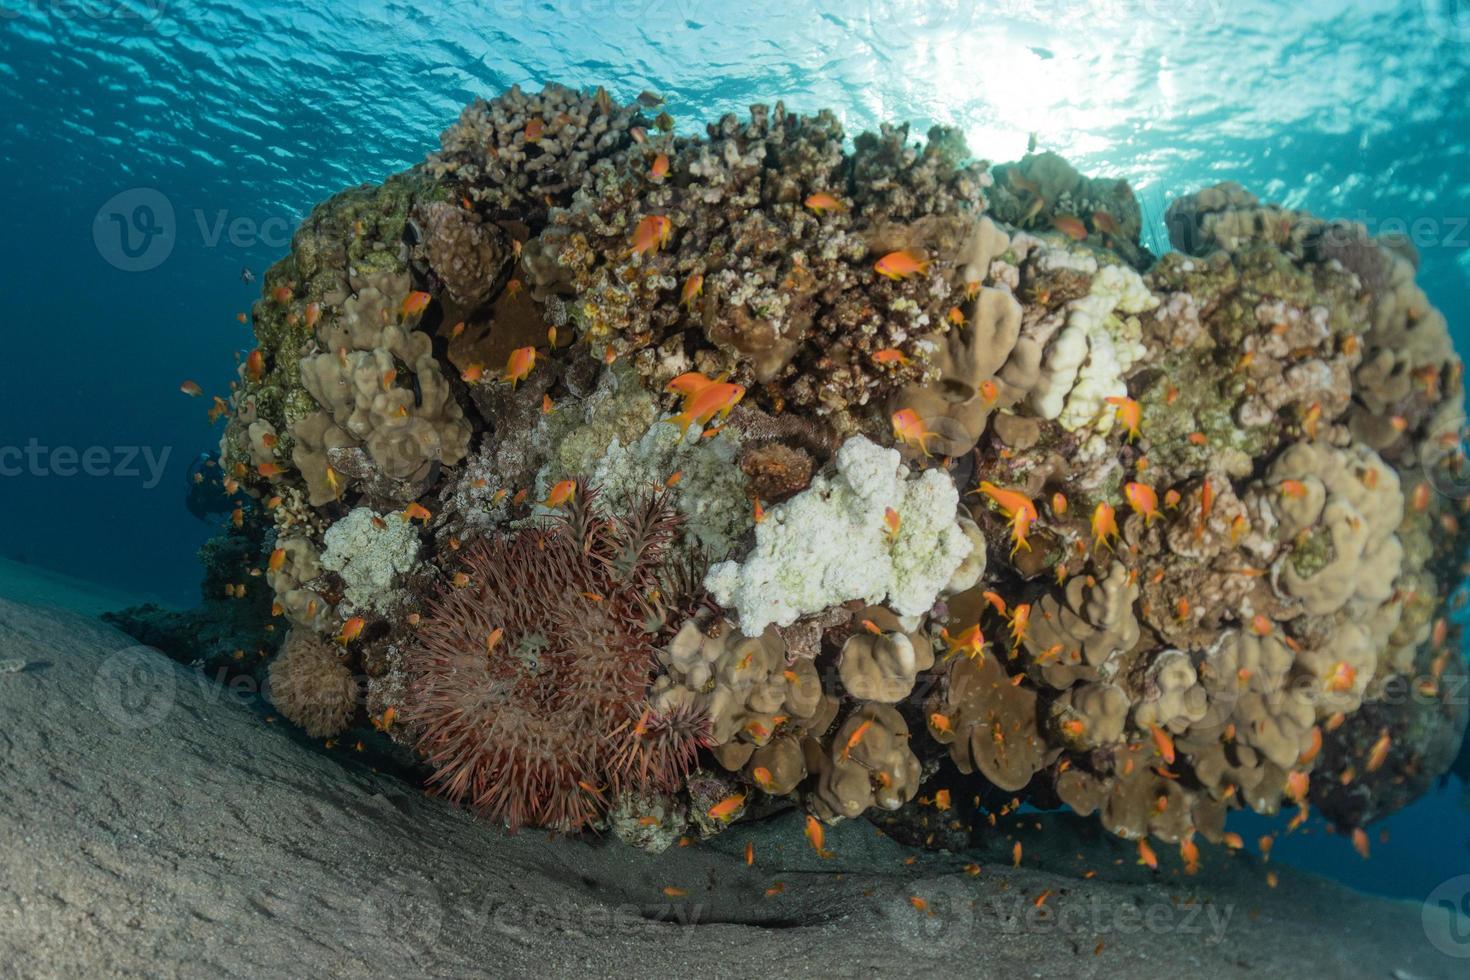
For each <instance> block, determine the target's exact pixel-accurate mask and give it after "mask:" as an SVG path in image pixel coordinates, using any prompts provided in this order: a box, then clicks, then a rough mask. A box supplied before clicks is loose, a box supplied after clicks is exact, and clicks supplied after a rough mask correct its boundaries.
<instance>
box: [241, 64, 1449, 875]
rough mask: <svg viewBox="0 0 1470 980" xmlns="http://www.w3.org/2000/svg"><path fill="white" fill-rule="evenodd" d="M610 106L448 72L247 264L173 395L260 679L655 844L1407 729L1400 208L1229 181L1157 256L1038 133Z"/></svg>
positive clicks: (1420, 617) (526, 818)
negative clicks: (852, 127) (1384, 225)
mask: <svg viewBox="0 0 1470 980" xmlns="http://www.w3.org/2000/svg"><path fill="white" fill-rule="evenodd" d="M656 105H657V99H656V98H655V97H653V96H651V95H645V96H644V97H643V98H642V99H641V101H638V102H635V103H632V104H626V105H625V104H619V103H618V102H617V101H615V100H614V99H613V98H612V97H611V96H610V95H609V94H608V93H607V92H606V91H604V90H600V89H599V90H597V91H595V92H577V91H573V90H571V89H567V88H563V87H560V86H549V87H547V88H546V89H545V90H544V91H542V92H540V93H526V92H522V91H520V90H519V89H512V90H511V91H510V92H508V93H506V94H505V95H503V96H501V97H499V98H497V99H492V100H488V101H486V100H478V101H477V102H476V103H475V104H474V105H472V106H470V107H469V108H467V109H466V110H465V112H464V113H463V114H462V115H461V117H460V119H459V121H458V122H457V123H456V124H455V125H453V126H452V127H450V129H448V130H447V131H446V132H445V133H444V135H443V137H442V139H441V148H440V150H439V151H437V152H436V153H434V154H433V155H432V156H431V157H430V158H429V160H428V161H427V163H426V164H425V165H423V166H421V167H417V168H414V169H413V170H411V171H409V172H408V173H406V174H402V175H399V176H396V177H394V178H390V179H389V180H388V181H387V182H385V183H384V184H383V185H381V186H379V187H376V188H361V189H358V190H355V191H349V192H346V193H345V194H343V195H339V196H338V197H336V198H334V199H332V200H331V201H328V202H326V203H325V204H323V205H322V206H321V207H319V208H318V209H317V210H316V211H314V212H313V214H312V215H311V217H310V218H308V220H307V221H306V222H305V223H304V224H303V226H302V229H301V230H300V231H299V232H298V233H297V236H296V238H295V240H294V241H293V247H292V252H291V254H290V255H289V256H288V257H287V258H286V259H284V260H282V262H281V263H279V264H278V265H277V266H276V267H274V268H272V270H270V272H268V273H267V274H266V276H265V293H264V295H263V297H262V299H261V300H260V301H259V302H258V303H257V304H256V305H255V308H254V327H255V333H256V342H257V347H256V348H255V349H254V350H253V351H251V352H250V353H249V354H248V356H246V357H245V358H244V359H243V360H242V363H241V366H240V374H239V381H238V383H237V384H236V386H235V390H234V391H233V393H232V397H231V399H230V401H229V403H228V404H226V403H225V402H223V401H221V403H220V405H219V406H217V412H216V414H219V415H227V416H228V420H227V425H226V430H225V433H224V436H223V437H222V440H221V453H222V459H221V470H222V475H223V478H224V480H225V481H226V489H228V490H230V491H231V492H232V493H235V492H238V493H240V494H242V495H244V496H246V497H248V498H250V500H249V502H248V503H249V508H250V515H251V519H252V520H254V521H256V522H258V523H259V524H260V525H261V530H260V532H259V535H258V537H259V539H260V543H259V544H258V545H257V546H256V547H258V548H259V549H260V551H261V553H260V555H259V556H258V557H259V562H260V564H261V565H263V566H264V570H265V579H266V581H267V583H268V584H269V586H270V588H271V589H272V590H273V592H274V594H275V611H276V612H277V613H278V614H279V615H280V616H282V617H284V619H285V621H286V622H289V623H290V624H291V639H290V641H289V642H288V643H287V644H286V650H285V652H283V653H282V654H281V655H280V656H279V657H278V658H277V660H276V661H275V663H274V664H273V666H272V667H271V674H272V677H273V679H276V675H279V678H278V680H277V683H276V686H277V687H278V688H279V690H280V696H281V699H282V700H281V702H280V703H281V706H282V712H283V713H284V714H285V715H286V716H287V717H288V718H291V719H292V720H293V721H295V722H297V723H298V724H301V725H302V726H303V727H305V728H307V730H308V731H309V732H312V733H313V734H323V733H326V732H328V731H337V730H340V729H341V727H342V726H345V725H347V724H350V723H351V721H352V720H353V717H354V716H355V705H356V697H357V688H356V683H357V682H356V680H354V679H353V675H354V674H358V673H360V674H361V675H362V676H363V677H365V684H366V697H367V705H368V707H369V709H370V711H369V716H370V718H371V720H372V722H373V724H374V725H375V726H376V727H378V728H379V729H381V730H382V731H384V732H386V733H387V736H388V737H389V738H391V739H393V740H395V741H397V742H398V743H399V744H400V745H403V746H407V747H411V748H413V749H414V750H416V751H417V752H418V753H419V755H420V756H422V758H423V759H424V761H425V762H426V763H427V765H428V767H429V768H430V769H431V770H432V775H431V777H430V781H431V782H432V783H433V785H434V786H435V787H436V788H437V789H438V791H440V792H442V793H444V794H445V795H447V796H449V797H451V798H453V799H455V800H460V801H463V802H465V803H467V804H469V805H471V806H472V807H473V808H475V809H476V810H478V811H480V812H482V813H485V814H487V815H489V816H492V817H493V818H495V819H498V820H502V821H504V822H506V823H508V824H510V825H511V826H520V825H537V826H546V827H554V828H560V829H578V828H592V827H602V828H608V829H610V830H612V832H614V833H616V834H617V835H618V836H620V837H622V838H623V839H625V840H629V841H631V842H634V843H636V844H638V846H643V847H648V848H650V849H655V850H658V849H662V848H664V847H667V846H669V845H670V843H671V842H672V841H675V840H678V839H679V837H680V835H681V834H682V833H684V831H685V830H686V829H691V828H692V831H693V832H697V833H699V834H701V835H709V834H714V833H719V832H721V831H723V830H724V829H725V828H727V827H728V826H729V825H730V824H731V823H733V822H735V821H736V820H738V819H741V818H742V817H743V816H744V815H745V814H747V813H764V812H769V811H770V809H771V808H774V807H778V806H788V805H793V804H795V805H800V806H803V807H804V808H806V809H807V810H808V812H809V813H811V814H812V815H813V816H814V817H815V818H816V820H817V821H821V822H832V821H837V820H842V819H851V818H855V817H858V816H860V815H862V814H864V813H873V812H878V811H881V812H883V813H885V814H887V815H888V819H889V821H904V820H912V819H919V818H914V817H912V816H910V815H911V814H914V813H920V812H922V811H923V808H925V807H928V808H929V809H930V810H931V811H933V808H934V807H935V806H937V805H938V803H937V802H936V801H938V800H940V799H943V800H944V801H946V802H945V803H944V809H945V810H946V811H947V812H946V818H947V820H948V822H949V824H950V827H949V828H947V829H946V831H945V834H946V835H950V836H946V837H945V838H944V839H950V840H952V839H953V836H952V835H953V834H954V833H969V832H972V831H973V832H974V833H977V834H983V833H985V832H986V827H985V824H984V821H983V820H980V819H977V818H978V817H979V816H980V814H977V813H975V812H974V811H973V810H972V809H971V808H970V807H969V806H968V805H967V806H963V807H961V806H955V805H953V802H954V801H958V800H960V798H961V797H962V796H963V797H964V798H965V799H967V800H977V801H978V800H981V799H984V800H995V799H996V798H997V796H998V794H1003V798H1005V799H1014V800H1017V801H1020V800H1026V801H1031V802H1035V803H1038V804H1040V805H1054V804H1056V803H1057V802H1063V803H1066V804H1068V805H1070V806H1072V807H1073V808H1074V809H1076V810H1077V811H1078V812H1081V813H1094V812H1095V813H1097V814H1098V816H1099V819H1100V820H1101V821H1102V823H1103V825H1104V826H1105V827H1106V828H1107V829H1108V830H1110V831H1111V832H1113V833H1117V834H1120V835H1122V836H1124V837H1127V838H1129V839H1135V840H1142V839H1143V838H1144V837H1146V836H1153V837H1155V838H1157V839H1159V840H1162V841H1165V842H1168V843H1177V844H1179V845H1180V847H1181V851H1182V852H1184V851H1187V849H1188V848H1189V847H1190V846H1192V845H1190V841H1191V838H1192V837H1193V836H1194V835H1199V836H1202V837H1204V838H1206V839H1209V840H1217V841H1218V840H1220V839H1222V836H1223V835H1224V834H1225V819H1226V815H1227V812H1228V811H1229V810H1231V809H1233V808H1238V807H1242V806H1248V807H1251V808H1253V809H1255V810H1257V811H1259V812H1262V813H1274V812H1277V811H1278V810H1280V809H1281V808H1282V807H1283V806H1295V807H1297V808H1298V813H1299V814H1304V813H1305V812H1306V809H1305V808H1307V807H1310V806H1314V805H1315V806H1318V807H1319V808H1322V809H1323V811H1324V812H1325V813H1326V814H1327V815H1328V816H1329V817H1330V818H1331V819H1332V820H1333V821H1335V822H1336V823H1337V824H1339V825H1340V826H1341V827H1342V828H1343V829H1345V830H1346V829H1355V828H1358V827H1360V826H1361V825H1362V823H1364V822H1366V821H1367V820H1370V819H1375V818H1377V817H1379V816H1381V815H1383V814H1384V813H1386V812H1389V811H1391V810H1392V809H1393V808H1395V807H1397V806H1400V805H1402V804H1403V803H1404V802H1405V801H1406V800H1407V799H1408V798H1410V797H1411V796H1412V794H1413V793H1414V792H1419V791H1422V788H1423V787H1424V786H1426V785H1428V783H1429V781H1430V780H1431V779H1432V778H1433V776H1434V775H1435V774H1436V773H1438V772H1440V771H1443V769H1444V768H1445V767H1446V766H1448V765H1449V764H1450V760H1451V759H1453V757H1454V755H1455V753H1454V751H1453V750H1454V748H1455V747H1456V746H1457V745H1458V743H1459V740H1460V737H1461V733H1462V732H1463V729H1464V725H1465V717H1464V715H1465V713H1464V711H1463V710H1459V709H1457V708H1456V707H1455V706H1454V705H1453V704H1452V703H1451V701H1452V698H1450V697H1449V695H1448V693H1447V692H1448V690H1449V688H1450V685H1451V682H1452V681H1454V679H1456V678H1458V677H1461V676H1463V672H1464V667H1463V664H1462V663H1461V662H1460V660H1459V658H1458V656H1457V655H1456V654H1454V652H1453V651H1455V650H1457V649H1458V646H1457V644H1458V638H1459V627H1458V626H1457V625H1456V624H1455V622H1454V621H1453V620H1452V619H1451V618H1450V617H1449V615H1448V612H1447V608H1448V605H1449V603H1450V601H1451V596H1452V591H1453V589H1454V588H1455V586H1456V585H1457V583H1458V579H1459V577H1460V562H1461V558H1462V556H1461V551H1462V548H1463V544H1464V537H1463V532H1462V530H1461V527H1460V522H1459V516H1460V509H1461V508H1460V507H1459V506H1458V505H1457V502H1456V501H1455V500H1454V499H1452V497H1451V496H1447V495H1446V494H1452V495H1458V496H1463V495H1464V493H1465V492H1466V491H1470V487H1464V488H1460V487H1459V484H1458V483H1457V482H1456V480H1455V468H1456V467H1457V466H1461V465H1463V464H1464V460H1463V459H1462V458H1460V457H1457V456H1455V454H1454V453H1453V452H1452V447H1448V446H1447V445H1446V443H1445V435H1446V433H1450V434H1453V432H1454V430H1455V427H1456V426H1457V425H1458V424H1459V423H1458V422H1457V421H1456V420H1457V419H1460V418H1462V417H1463V405H1462V388H1461V369H1460V362H1459V360H1458V359H1457V358H1456V357H1455V355H1454V351H1453V346H1452V344H1451V342H1450V339H1449V334H1448V330H1447V328H1446V325H1445V321H1444V318H1443V317H1442V316H1441V315H1440V314H1439V313H1438V312H1436V311H1435V310H1434V308H1433V307H1432V306H1431V305H1430V303H1429V301H1428V299H1427V298H1426V297H1425V295H1424V293H1423V292H1422V290H1420V289H1419V287H1418V286H1417V285H1415V282H1414V277H1415V271H1416V256H1415V255H1414V254H1413V252H1412V249H1410V248H1408V247H1407V246H1406V245H1405V243H1403V242H1402V241H1399V240H1397V239H1393V238H1388V237H1385V238H1374V237H1373V236H1371V235H1369V234H1368V233H1367V231H1366V230H1364V229H1363V228H1362V227H1361V226H1357V225H1354V224H1351V223H1347V222H1328V221H1323V220H1321V219H1318V218H1316V217H1314V216H1312V215H1310V214H1307V213H1305V212H1301V211H1293V210H1289V209H1285V208H1281V207H1278V206H1275V205H1271V204H1263V203H1261V202H1260V201H1259V200H1257V199H1256V198H1255V197H1253V196H1252V195H1250V194H1249V193H1248V192H1246V191H1245V190H1244V189H1242V188H1240V187H1237V186H1234V185H1228V184H1227V185H1220V186H1218V187H1213V188H1206V189H1204V190H1202V191H1200V192H1198V193H1196V194H1193V195H1189V196H1187V197H1184V198H1181V199H1179V200H1178V201H1176V202H1174V204H1173V205H1172V206H1171V207H1170V208H1169V210H1168V212H1167V214H1166V215H1165V216H1164V220H1165V225H1166V227H1167V230H1168V232H1169V234H1170V237H1171V240H1172V242H1173V244H1174V246H1175V247H1176V248H1177V249H1178V251H1176V252H1172V253H1170V254H1168V255H1165V256H1162V257H1159V258H1157V259H1156V258H1155V257H1154V256H1153V255H1151V254H1150V253H1149V252H1148V250H1147V249H1145V248H1143V247H1142V245H1141V244H1140V237H1139V236H1140V233H1141V230H1142V228H1143V223H1144V215H1143V214H1142V212H1141V210H1140V209H1139V207H1138V204H1137V202H1136V200H1135V199H1134V197H1133V193H1132V191H1131V189H1130V188H1129V186H1128V184H1127V183H1126V182H1123V181H1120V180H1112V179H1094V178H1089V177H1086V176H1084V175H1082V174H1079V173H1078V172H1077V171H1075V170H1074V169H1073V168H1072V167H1071V166H1070V165H1068V164H1067V163H1066V161H1064V160H1062V159H1061V158H1060V157H1058V156H1056V155H1055V154H1048V153H1040V154H1031V155H1029V156H1028V157H1026V158H1025V159H1023V160H1022V161H1020V162H1018V163H1013V164H1008V165H1003V166H1000V167H997V168H995V169H994V170H993V171H992V169H991V168H990V167H989V166H988V165H987V164H986V163H984V162H981V161H977V160H973V159H971V158H970V156H969V153H968V150H967V149H966V148H965V147H964V145H963V141H962V140H961V139H960V138H959V136H958V134H957V133H956V132H955V131H953V130H949V129H945V128H943V127H936V128H935V129H933V130H931V131H930V132H929V134H928V138H927V140H924V141H921V142H916V141H913V140H911V139H910V134H909V131H908V130H907V128H906V127H883V128H882V129H881V130H880V131H879V132H878V133H876V134H862V135H859V136H858V137H856V138H855V139H854V140H853V142H852V149H851V150H850V151H849V150H848V149H846V145H845V134H844V133H843V131H842V128H841V126H840V125H839V124H838V122H837V119H836V117H835V116H834V115H833V114H831V113H828V112H822V113H818V114H816V115H811V116H803V115H799V114H795V113H792V112H789V111H787V109H786V108H785V107H784V106H783V105H781V104H780V103H777V104H776V105H775V106H773V107H767V106H755V107H753V108H752V110H751V113H750V115H749V118H748V119H746V120H741V119H739V118H737V117H735V116H733V115H730V116H725V117H723V118H721V119H719V120H717V121H716V122H714V123H712V124H710V125H708V126H707V127H705V129H704V131H703V133H701V134H697V135H696V134H686V133H683V132H676V130H678V126H677V125H676V123H675V120H674V119H673V117H672V116H671V115H669V114H668V113H667V112H663V111H656ZM655 113H656V114H655ZM1460 480H1461V481H1463V477H1460ZM1438 489H1445V490H1446V494H1441V493H1438V492H1436V491H1437V490H1438ZM232 591H233V587H232ZM344 678H345V679H344ZM308 679H309V680H308ZM312 685H315V686H317V687H320V688H330V689H331V690H333V691H335V692H336V693H337V694H339V695H342V697H339V698H338V699H337V700H336V701H335V702H333V705H332V707H331V708H330V710H324V709H321V708H320V707H318V708H317V709H314V710H305V709H303V708H302V707H300V705H301V704H303V703H305V702H306V701H310V700H311V698H309V697H307V695H306V692H307V689H308V687H311V686H312ZM349 687H351V692H350V699H349V698H348V694H349ZM1405 692H1412V694H1413V697H1412V698H1409V699H1407V700H1406V699H1405V698H1404V697H1403V695H1404V694H1405ZM298 698H300V699H304V700H298ZM349 700H350V702H351V703H350V704H349V703H348V702H349ZM288 704H290V705H293V707H290V708H288V707H287V705H288ZM952 791H953V795H952V796H951V792H952ZM941 794H943V795H942V796H941ZM926 801H928V802H926ZM1008 805H1009V804H1008ZM991 815H992V816H993V811H992V814H991ZM891 825H892V823H886V824H885V826H891ZM913 836H918V837H920V838H923V837H924V836H925V835H913ZM929 836H932V835H929ZM815 839H816V840H820V837H816V838H815Z"/></svg>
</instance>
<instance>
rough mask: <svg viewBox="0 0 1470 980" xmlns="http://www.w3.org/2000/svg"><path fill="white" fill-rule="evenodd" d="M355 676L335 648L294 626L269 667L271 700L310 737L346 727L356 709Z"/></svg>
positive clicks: (333, 732)
mask: <svg viewBox="0 0 1470 980" xmlns="http://www.w3.org/2000/svg"><path fill="white" fill-rule="evenodd" d="M357 698H358V686H357V679H356V678H354V677H353V676H352V671H351V670H349V669H348V668H347V666H346V664H344V663H343V662H342V660H341V658H340V657H339V656H338V651H337V650H336V649H334V648H333V647H331V646H330V645H328V644H327V643H326V642H325V641H323V640H320V639H318V638H317V637H316V636H315V635H313V634H312V633H311V632H310V631H309V630H304V629H293V630H292V631H291V632H290V633H289V634H287V636H286V643H285V646H283V647H282V648H281V652H280V653H279V654H278V655H277V656H276V659H275V660H273V661H271V666H270V699H271V702H272V703H273V704H274V705H275V706H276V707H277V708H278V709H280V712H281V714H283V715H285V716H286V718H288V719H289V720H290V721H291V722H292V723H293V724H295V725H298V726H300V727H301V728H302V730H304V731H305V732H306V734H308V735H310V736H312V737H313V738H327V737H330V736H332V735H337V734H340V733H341V732H343V731H344V730H346V728H347V726H348V725H349V724H351V722H352V715H353V713H354V712H355V711H356V710H357Z"/></svg>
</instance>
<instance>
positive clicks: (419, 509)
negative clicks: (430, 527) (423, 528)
mask: <svg viewBox="0 0 1470 980" xmlns="http://www.w3.org/2000/svg"><path fill="white" fill-rule="evenodd" d="M433 516H434V515H433V514H431V513H429V508H427V507H425V506H424V505H423V504H421V503H418V502H417V501H415V502H414V503H411V504H409V505H408V506H407V507H405V508H404V509H403V520H404V521H405V522H409V521H420V522H422V523H424V524H427V523H429V518H431V517H433Z"/></svg>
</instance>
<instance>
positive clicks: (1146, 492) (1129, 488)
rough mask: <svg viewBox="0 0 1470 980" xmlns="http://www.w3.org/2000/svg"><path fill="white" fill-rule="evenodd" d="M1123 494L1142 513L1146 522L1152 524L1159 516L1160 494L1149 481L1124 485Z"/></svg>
mask: <svg viewBox="0 0 1470 980" xmlns="http://www.w3.org/2000/svg"><path fill="white" fill-rule="evenodd" d="M1123 496H1125V497H1127V498H1128V503H1129V505H1130V506H1132V508H1133V510H1134V511H1135V512H1136V513H1138V514H1140V515H1142V517H1143V522H1144V523H1145V524H1152V523H1153V520H1154V518H1155V517H1158V516H1159V495H1158V494H1156V493H1155V492H1154V488H1153V487H1151V486H1149V485H1148V484H1147V483H1128V484H1125V485H1124V487H1123Z"/></svg>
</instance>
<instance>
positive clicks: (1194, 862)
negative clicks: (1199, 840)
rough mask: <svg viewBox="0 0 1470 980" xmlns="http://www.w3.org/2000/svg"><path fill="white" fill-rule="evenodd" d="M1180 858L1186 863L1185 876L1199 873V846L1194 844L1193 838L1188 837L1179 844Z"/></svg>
mask: <svg viewBox="0 0 1470 980" xmlns="http://www.w3.org/2000/svg"><path fill="white" fill-rule="evenodd" d="M1179 857H1180V858H1181V859H1182V860H1183V861H1184V873H1185V874H1187V875H1192V874H1198V873H1199V845H1198V844H1196V843H1195V842H1194V838H1193V837H1186V838H1184V839H1183V840H1182V841H1180V842H1179Z"/></svg>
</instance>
